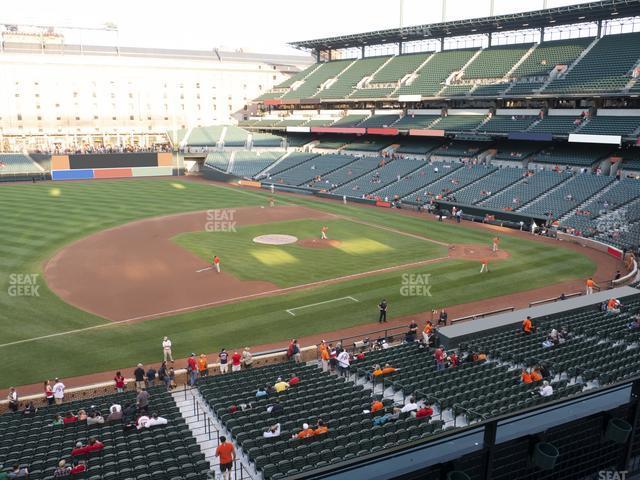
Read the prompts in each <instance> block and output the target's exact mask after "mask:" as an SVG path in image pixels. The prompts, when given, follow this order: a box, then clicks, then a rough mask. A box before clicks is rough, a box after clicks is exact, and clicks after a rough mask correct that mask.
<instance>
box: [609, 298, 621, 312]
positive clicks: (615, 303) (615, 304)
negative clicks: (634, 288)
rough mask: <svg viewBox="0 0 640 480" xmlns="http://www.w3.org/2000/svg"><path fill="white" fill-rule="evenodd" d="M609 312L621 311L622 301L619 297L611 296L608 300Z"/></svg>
mask: <svg viewBox="0 0 640 480" xmlns="http://www.w3.org/2000/svg"><path fill="white" fill-rule="evenodd" d="M607 313H620V301H619V300H618V299H617V298H610V299H609V301H608V302H607Z"/></svg>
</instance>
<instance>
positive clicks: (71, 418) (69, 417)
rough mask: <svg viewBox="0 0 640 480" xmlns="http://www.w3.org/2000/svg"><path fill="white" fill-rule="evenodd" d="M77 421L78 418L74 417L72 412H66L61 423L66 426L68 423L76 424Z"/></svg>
mask: <svg viewBox="0 0 640 480" xmlns="http://www.w3.org/2000/svg"><path fill="white" fill-rule="evenodd" d="M77 421H78V417H76V416H75V415H74V414H73V412H67V414H66V415H65V416H64V419H63V423H64V424H65V425H66V424H68V423H76V422H77Z"/></svg>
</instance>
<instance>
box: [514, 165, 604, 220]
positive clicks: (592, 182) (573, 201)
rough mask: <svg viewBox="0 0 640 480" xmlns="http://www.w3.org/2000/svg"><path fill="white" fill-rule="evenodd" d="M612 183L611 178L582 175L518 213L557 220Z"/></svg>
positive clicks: (589, 174) (588, 174)
mask: <svg viewBox="0 0 640 480" xmlns="http://www.w3.org/2000/svg"><path fill="white" fill-rule="evenodd" d="M613 181H614V179H613V178H612V177H605V176H601V175H593V174H591V173H582V174H579V175H576V176H575V177H573V178H572V179H571V180H569V181H567V182H564V183H563V184H562V185H561V186H560V187H559V188H557V189H556V190H554V191H553V192H551V193H549V194H547V195H544V196H543V197H541V198H540V199H539V200H538V201H535V202H533V203H531V204H529V205H527V206H525V207H524V208H522V209H520V210H518V211H519V212H521V213H527V214H530V215H544V216H546V217H549V218H554V219H557V218H560V217H562V216H563V215H565V214H567V213H569V212H570V211H571V210H573V209H575V208H576V207H577V206H578V205H580V204H581V203H582V202H584V201H586V200H588V199H589V198H590V197H592V196H593V195H595V194H597V193H598V192H599V191H600V190H602V189H604V188H605V187H606V186H608V185H609V184H610V183H611V182H613Z"/></svg>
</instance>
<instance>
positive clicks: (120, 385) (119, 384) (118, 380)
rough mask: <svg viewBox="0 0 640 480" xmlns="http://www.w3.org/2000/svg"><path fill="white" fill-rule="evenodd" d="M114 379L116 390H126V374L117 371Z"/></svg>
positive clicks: (120, 391)
mask: <svg viewBox="0 0 640 480" xmlns="http://www.w3.org/2000/svg"><path fill="white" fill-rule="evenodd" d="M113 381H114V382H115V384H116V392H118V393H122V392H124V389H125V386H126V384H125V380H124V376H123V375H122V373H120V372H116V376H115V377H113Z"/></svg>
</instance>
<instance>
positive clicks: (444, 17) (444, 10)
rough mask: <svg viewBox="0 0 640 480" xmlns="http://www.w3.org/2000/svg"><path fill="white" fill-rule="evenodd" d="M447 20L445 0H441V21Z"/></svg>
mask: <svg viewBox="0 0 640 480" xmlns="http://www.w3.org/2000/svg"><path fill="white" fill-rule="evenodd" d="M446 21H447V0H442V22H443V23H444V22H446Z"/></svg>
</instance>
